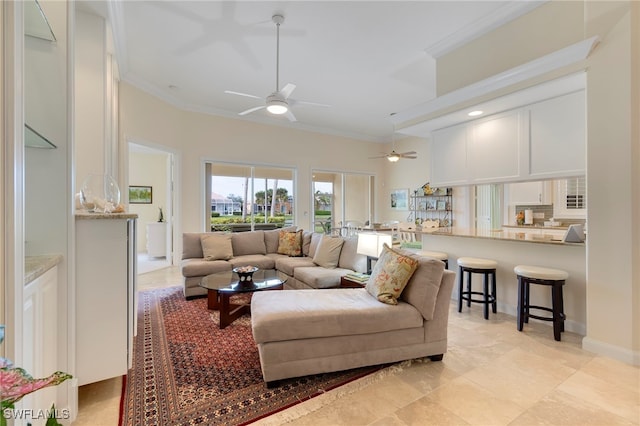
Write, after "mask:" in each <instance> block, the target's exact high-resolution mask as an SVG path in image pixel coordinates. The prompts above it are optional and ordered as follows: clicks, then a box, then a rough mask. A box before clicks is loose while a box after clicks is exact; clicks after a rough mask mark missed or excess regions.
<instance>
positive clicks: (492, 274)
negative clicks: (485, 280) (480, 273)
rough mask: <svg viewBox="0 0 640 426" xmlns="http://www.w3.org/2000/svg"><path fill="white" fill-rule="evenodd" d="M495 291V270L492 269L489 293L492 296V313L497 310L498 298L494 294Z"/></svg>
mask: <svg viewBox="0 0 640 426" xmlns="http://www.w3.org/2000/svg"><path fill="white" fill-rule="evenodd" d="M496 294H497V292H496V271H493V272H492V273H491V295H492V296H493V303H492V304H491V310H492V311H493V313H494V314H495V313H497V312H498V302H497V300H498V298H497V296H496Z"/></svg>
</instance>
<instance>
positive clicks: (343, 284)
mask: <svg viewBox="0 0 640 426" xmlns="http://www.w3.org/2000/svg"><path fill="white" fill-rule="evenodd" d="M366 285H367V283H366V282H364V283H361V282H360V281H354V280H350V279H349V277H347V276H342V277H340V288H364V287H365V286H366Z"/></svg>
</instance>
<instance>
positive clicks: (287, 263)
mask: <svg viewBox="0 0 640 426" xmlns="http://www.w3.org/2000/svg"><path fill="white" fill-rule="evenodd" d="M305 266H310V267H316V264H315V263H313V259H311V258H310V257H289V256H287V257H280V258H278V259H276V269H277V270H278V271H280V272H284V273H285V274H287V275H289V276H290V277H292V276H293V272H294V270H295V269H296V268H300V267H305Z"/></svg>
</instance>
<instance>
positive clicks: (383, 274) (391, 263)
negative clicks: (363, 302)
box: [366, 244, 418, 305]
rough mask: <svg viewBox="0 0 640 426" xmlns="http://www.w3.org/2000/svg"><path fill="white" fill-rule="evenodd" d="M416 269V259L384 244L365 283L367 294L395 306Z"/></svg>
mask: <svg viewBox="0 0 640 426" xmlns="http://www.w3.org/2000/svg"><path fill="white" fill-rule="evenodd" d="M417 267H418V261H417V260H416V259H412V258H411V257H408V256H404V255H402V254H400V253H398V252H397V251H395V250H393V249H390V248H389V246H387V245H386V244H384V246H383V249H382V253H381V254H380V257H379V258H378V261H377V262H376V265H375V266H374V267H373V271H372V272H371V277H370V278H369V281H368V282H367V286H366V289H367V292H369V294H371V295H372V296H373V297H375V298H376V299H378V300H379V301H380V302H382V303H387V304H389V305H397V304H398V297H400V294H401V293H402V290H404V287H405V286H406V285H407V283H408V282H409V279H410V278H411V275H413V272H414V271H415V270H416V268H417Z"/></svg>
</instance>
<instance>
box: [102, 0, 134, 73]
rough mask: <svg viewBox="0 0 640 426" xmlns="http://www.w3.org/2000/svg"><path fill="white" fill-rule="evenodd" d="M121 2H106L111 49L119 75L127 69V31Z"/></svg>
mask: <svg viewBox="0 0 640 426" xmlns="http://www.w3.org/2000/svg"><path fill="white" fill-rule="evenodd" d="M123 7H124V6H123V2H121V1H109V2H107V8H108V9H107V10H108V16H109V19H108V21H109V23H110V24H111V36H112V38H113V49H114V51H115V52H114V53H115V57H116V58H117V60H116V62H117V64H118V71H119V74H120V75H125V74H126V73H127V71H128V70H129V62H128V59H127V58H128V57H129V54H128V53H127V41H126V40H127V36H126V34H127V31H126V28H125V24H124V12H123V11H122V8H123Z"/></svg>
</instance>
